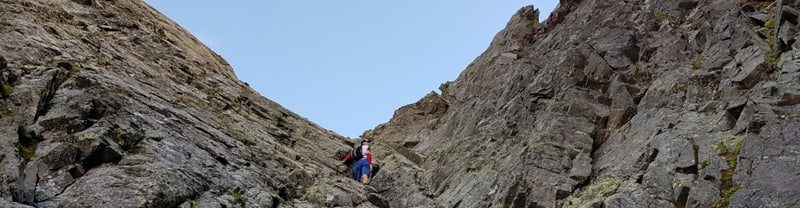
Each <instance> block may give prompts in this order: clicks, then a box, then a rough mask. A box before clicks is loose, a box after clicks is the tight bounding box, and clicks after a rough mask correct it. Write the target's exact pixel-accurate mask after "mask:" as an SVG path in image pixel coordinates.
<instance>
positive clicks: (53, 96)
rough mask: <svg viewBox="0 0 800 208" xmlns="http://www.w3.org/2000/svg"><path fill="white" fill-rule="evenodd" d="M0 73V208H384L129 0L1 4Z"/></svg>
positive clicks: (327, 149)
mask: <svg viewBox="0 0 800 208" xmlns="http://www.w3.org/2000/svg"><path fill="white" fill-rule="evenodd" d="M187 3H188V2H187ZM0 78H1V79H0V85H1V87H2V91H1V92H2V94H1V95H2V96H0V207H29V206H36V207H87V206H93V207H178V206H180V207H320V206H343V207H356V206H358V207H376V204H377V205H385V201H383V199H382V198H381V197H380V196H378V195H375V194H374V193H373V194H371V195H370V192H368V190H370V189H369V188H366V187H364V186H361V185H359V184H357V183H355V181H353V180H349V179H347V178H346V175H347V174H344V173H340V172H342V171H343V170H342V167H338V166H337V165H338V164H339V162H338V161H337V160H336V158H333V155H334V154H335V152H336V151H337V150H339V149H342V148H346V147H347V146H349V145H351V144H350V143H348V141H346V140H345V139H344V138H342V137H341V136H338V135H336V134H334V133H332V132H330V131H327V130H325V129H323V128H320V127H319V126H317V125H315V124H313V123H311V122H309V121H307V120H306V119H304V118H301V117H299V116H298V115H296V114H294V113H292V112H289V111H288V110H286V109H284V108H283V107H281V106H279V105H278V104H276V103H274V102H272V101H269V100H267V99H265V98H263V97H261V96H260V95H258V94H257V93H256V92H254V91H253V90H252V89H251V88H250V87H248V86H247V84H246V83H244V82H242V81H239V80H238V79H237V78H236V76H235V75H234V73H233V70H232V69H231V67H230V66H229V65H228V64H227V63H226V62H225V61H224V60H223V59H222V58H221V57H220V56H218V55H217V54H215V53H213V52H212V51H210V50H209V49H208V48H206V47H205V46H204V45H202V44H201V43H200V42H199V41H197V39H195V38H194V37H192V36H191V35H190V34H188V33H187V32H186V31H185V30H184V29H182V28H180V27H179V26H178V25H177V24H175V23H174V22H172V21H170V20H168V19H167V18H166V17H164V16H163V15H161V14H160V13H158V12H157V11H155V10H154V9H153V8H151V7H149V6H148V5H146V4H145V3H144V2H143V1H141V0H115V1H104V0H72V1H67V0H30V1H18V0H0Z"/></svg>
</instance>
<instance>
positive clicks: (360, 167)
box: [342, 138, 372, 184]
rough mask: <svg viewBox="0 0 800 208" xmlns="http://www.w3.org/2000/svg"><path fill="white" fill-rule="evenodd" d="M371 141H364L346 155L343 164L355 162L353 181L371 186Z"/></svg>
mask: <svg viewBox="0 0 800 208" xmlns="http://www.w3.org/2000/svg"><path fill="white" fill-rule="evenodd" d="M369 144H370V140H369V139H366V138H365V139H362V140H361V144H360V145H359V146H358V147H356V148H355V149H353V150H352V151H351V152H350V154H347V155H345V157H344V158H343V159H342V163H344V164H348V163H349V162H348V161H355V162H354V163H352V164H353V179H355V180H356V181H359V182H361V183H362V184H369V177H370V175H371V174H370V171H371V170H372V152H371V151H370V149H369Z"/></svg>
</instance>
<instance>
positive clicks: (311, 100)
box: [146, 0, 558, 137]
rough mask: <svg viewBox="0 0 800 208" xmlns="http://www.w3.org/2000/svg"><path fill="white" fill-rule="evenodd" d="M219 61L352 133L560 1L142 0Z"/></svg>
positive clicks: (281, 99) (431, 87)
mask: <svg viewBox="0 0 800 208" xmlns="http://www.w3.org/2000/svg"><path fill="white" fill-rule="evenodd" d="M146 2H148V3H149V4H150V5H152V6H153V7H155V8H156V9H158V10H159V11H161V12H162V13H164V14H166V15H167V16H169V17H170V18H171V19H173V20H175V21H176V22H178V23H179V24H181V25H182V26H183V27H184V28H186V29H187V30H189V31H190V32H191V33H192V34H194V35H195V36H196V37H197V38H198V39H200V40H201V41H202V42H203V43H204V44H206V45H208V46H209V47H210V48H212V49H213V50H214V51H215V52H217V53H219V54H220V55H222V56H223V57H224V58H225V59H226V60H227V61H228V62H229V63H230V64H231V65H232V66H233V68H234V70H235V71H236V75H237V76H238V77H239V79H241V80H243V81H245V82H247V83H249V84H250V86H251V87H253V88H254V89H256V90H257V91H259V92H260V93H261V94H262V95H264V96H265V97H267V98H269V99H271V100H273V101H276V102H278V103H280V104H281V105H283V106H284V107H286V108H288V109H289V110H291V111H293V112H295V113H298V114H300V115H301V116H304V117H306V118H308V119H309V120H311V121H313V122H314V123H317V124H319V125H321V126H323V127H325V128H327V129H331V130H333V131H336V132H337V133H339V134H342V135H344V136H349V137H356V136H358V135H360V134H361V133H362V132H363V131H364V130H367V129H372V128H373V127H375V126H376V125H378V124H381V123H385V122H386V121H388V120H389V119H390V118H391V116H392V114H393V113H394V110H396V109H397V108H399V107H401V106H404V105H406V104H410V103H413V102H416V101H417V100H419V99H420V98H422V97H423V96H424V95H425V94H427V93H429V92H431V91H438V89H437V88H438V87H439V85H440V84H441V83H444V82H446V81H450V80H454V79H455V78H457V76H458V74H459V73H460V72H461V71H462V70H464V68H465V67H466V66H467V65H468V64H469V63H470V62H472V60H473V59H475V57H477V56H478V55H480V53H481V52H483V51H484V50H485V49H486V47H487V46H488V45H489V42H490V41H491V39H492V38H493V37H494V35H495V34H496V33H497V32H499V31H500V30H501V29H502V28H503V27H504V26H505V25H506V23H507V22H508V20H509V18H510V17H511V15H513V14H514V12H516V11H517V10H518V9H519V8H521V7H523V6H526V5H531V4H533V5H534V6H535V7H537V8H539V9H540V11H542V12H541V16H540V20H542V21H543V20H544V19H545V18H547V16H548V15H549V13H550V11H551V10H552V9H553V8H554V7H555V6H556V4H557V3H558V1H557V0H533V1H531V0H528V1H523V0H509V1H488V0H461V1H455V0H437V1H430V0H427V1H423V0H405V1H374V0H372V1H368V0H352V1H323V0H312V1H305V0H292V1H288V0H286V1H273V0H270V1H174V0H169V1H167V0H146Z"/></svg>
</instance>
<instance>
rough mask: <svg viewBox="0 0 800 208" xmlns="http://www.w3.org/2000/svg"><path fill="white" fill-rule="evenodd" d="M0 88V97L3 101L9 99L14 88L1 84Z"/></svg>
mask: <svg viewBox="0 0 800 208" xmlns="http://www.w3.org/2000/svg"><path fill="white" fill-rule="evenodd" d="M0 88H2V89H0V95H1V96H2V98H3V99H5V98H8V97H10V96H11V94H12V93H14V86H11V85H10V84H6V83H2V87H0Z"/></svg>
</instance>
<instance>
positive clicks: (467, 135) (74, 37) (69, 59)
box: [0, 0, 800, 208]
mask: <svg viewBox="0 0 800 208" xmlns="http://www.w3.org/2000/svg"><path fill="white" fill-rule="evenodd" d="M798 10H800V1H795V0H778V1H766V0H765V1H755V0H741V1H732V0H711V1H695V0H677V1H669V2H664V1H661V2H659V1H644V0H635V1H606V0H563V1H561V4H560V6H559V7H558V9H556V11H555V12H554V13H553V14H552V15H551V16H550V17H549V18H547V20H546V21H544V22H543V23H540V21H539V13H538V11H536V10H534V9H533V8H532V7H526V8H523V9H521V10H520V11H519V12H517V14H515V15H514V16H513V17H512V18H511V21H510V22H509V24H508V26H507V28H506V29H504V30H503V31H501V32H500V33H499V34H498V35H497V37H496V38H495V40H494V41H493V42H492V44H491V46H490V47H489V48H488V49H487V51H486V52H484V53H483V54H482V55H481V56H480V57H478V58H477V59H476V60H475V62H474V63H472V64H471V65H470V66H469V67H468V68H467V69H466V70H465V71H464V72H463V73H462V74H461V75H460V76H459V78H458V79H457V80H455V81H453V82H448V83H446V84H443V85H442V86H441V88H440V89H441V92H442V93H441V94H438V93H431V94H429V95H427V96H425V97H424V98H422V99H421V100H420V101H419V102H417V103H414V104H411V105H408V106H405V107H403V108H401V109H399V110H397V111H396V113H395V116H394V117H393V118H392V119H391V120H390V121H389V122H388V123H386V124H383V125H381V126H378V127H377V128H375V129H374V130H372V131H369V132H368V133H367V134H366V136H369V137H374V138H375V139H376V141H377V144H376V147H375V150H374V152H375V153H376V154H377V155H376V156H377V158H378V161H379V162H380V163H381V164H382V166H383V168H382V171H381V173H380V174H379V175H378V176H377V177H375V178H374V182H373V183H372V185H371V187H365V186H361V185H359V184H357V183H355V182H354V181H352V180H350V179H347V178H346V175H347V174H346V173H343V168H342V167H338V166H337V165H338V161H337V160H336V159H335V158H333V157H332V156H333V155H334V153H335V152H336V151H337V150H340V149H343V148H346V147H347V146H349V145H352V144H351V143H348V141H346V140H345V139H343V138H342V137H340V136H338V135H335V134H333V133H331V132H329V131H327V130H325V129H323V128H321V127H319V126H317V125H315V124H313V123H311V122H309V121H307V120H305V119H303V118H301V117H299V116H297V115H295V114H293V113H291V112H289V111H288V110H286V109H284V108H282V107H281V106H279V105H278V104H276V103H274V102H271V101H269V100H267V99H265V98H263V97H261V96H259V95H258V94H257V93H255V92H254V91H253V90H252V89H250V88H249V87H248V86H247V85H246V84H245V83H243V82H241V81H239V80H237V79H236V77H235V75H234V74H233V71H232V69H231V68H230V66H229V65H228V64H227V63H225V61H224V60H222V59H221V58H220V57H219V56H218V55H216V54H214V53H213V52H211V51H210V50H208V48H206V47H205V46H203V45H202V44H201V43H199V42H198V41H197V40H196V39H195V38H194V37H192V36H191V35H189V34H188V33H187V32H186V31H184V30H183V29H181V28H180V27H179V26H177V25H176V24H175V23H174V22H172V21H170V20H168V19H167V18H165V17H164V16H163V15H161V14H159V13H158V12H156V11H155V10H153V9H152V8H150V7H149V6H147V5H145V4H144V3H143V2H141V1H139V0H115V1H105V0H72V1H66V0H32V1H12V0H0V14H1V15H0V167H2V168H0V181H2V182H0V206H2V207H29V206H36V207H86V206H95V207H176V206H179V207H324V206H327V207H336V206H341V207H389V206H391V207H679V208H683V207H797V206H800V190H798V189H797V188H796V187H800V117H798V115H800V107H798V104H800V61H798V60H800V59H798V58H797V57H798V56H800V50H798V48H800V43H797V42H796V40H797V39H798V30H799V29H800V28H799V27H798V24H800V23H798V22H800V19H798V17H800V12H799V11H798ZM384 199H386V200H384Z"/></svg>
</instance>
